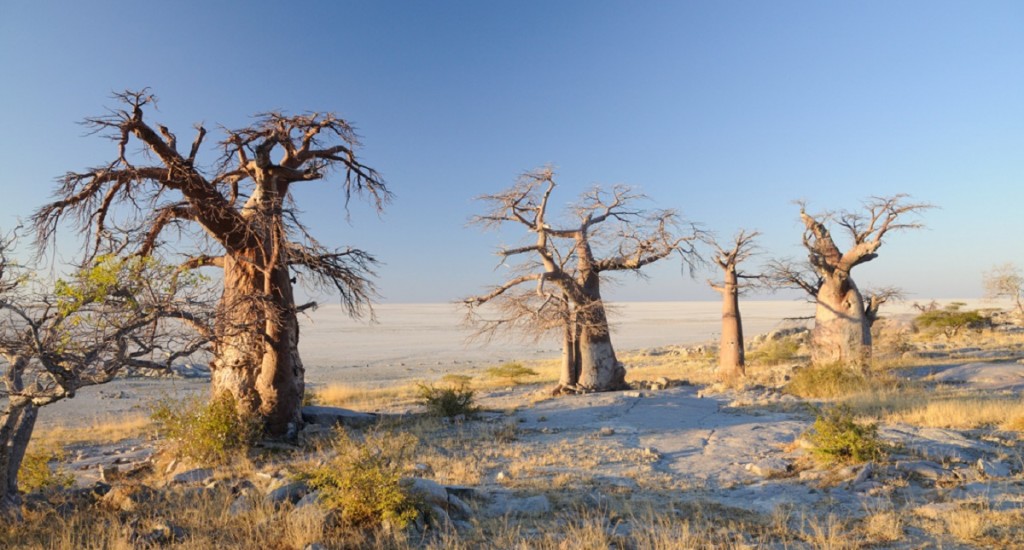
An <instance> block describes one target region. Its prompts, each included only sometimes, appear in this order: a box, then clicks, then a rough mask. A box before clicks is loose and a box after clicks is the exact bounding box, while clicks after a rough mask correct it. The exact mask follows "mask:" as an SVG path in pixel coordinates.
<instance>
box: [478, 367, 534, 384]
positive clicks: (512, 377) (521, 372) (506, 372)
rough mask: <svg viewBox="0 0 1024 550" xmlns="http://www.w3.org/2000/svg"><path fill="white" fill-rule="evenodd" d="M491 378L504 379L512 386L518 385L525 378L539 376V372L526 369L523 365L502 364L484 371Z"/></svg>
mask: <svg viewBox="0 0 1024 550" xmlns="http://www.w3.org/2000/svg"><path fill="white" fill-rule="evenodd" d="M484 373H485V374H486V375H487V376H489V377H491V378H504V379H506V380H508V381H509V383H511V384H518V383H519V382H520V381H521V380H522V379H523V378H526V377H529V376H537V371H535V370H533V369H531V368H527V367H524V366H523V364H522V363H502V364H501V365H498V366H496V367H491V368H489V369H487V370H486V371H484Z"/></svg>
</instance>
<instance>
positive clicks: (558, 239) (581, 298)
mask: <svg viewBox="0 0 1024 550" xmlns="http://www.w3.org/2000/svg"><path fill="white" fill-rule="evenodd" d="M554 189H555V180H554V174H553V173H552V171H551V170H550V169H542V170H537V171H534V172H529V173H526V174H523V175H522V176H521V177H520V178H519V180H518V181H517V182H516V184H515V185H513V186H512V187H511V188H509V189H508V190H506V191H503V192H501V193H498V194H494V195H485V196H483V197H480V200H481V201H483V202H484V204H485V205H486V211H485V213H484V214H482V215H480V216H478V217H476V218H474V219H473V223H475V224H477V225H480V226H482V227H484V228H487V229H495V228H498V227H503V226H506V225H511V226H519V227H521V228H522V229H524V230H525V231H526V232H527V234H529V235H532V242H529V243H524V244H523V245H521V246H514V247H503V248H501V249H500V250H499V251H498V256H499V257H500V258H501V263H500V264H499V265H500V266H508V267H510V275H509V278H508V279H507V280H505V282H503V283H501V284H499V285H496V286H494V287H493V288H492V289H491V290H490V291H489V292H486V293H484V294H481V295H478V296H473V297H470V298H466V299H465V300H464V304H465V305H466V307H467V322H468V323H469V324H470V325H472V326H474V327H476V328H477V330H478V334H482V335H484V336H488V337H489V336H492V335H494V334H495V333H496V332H499V331H505V330H511V331H521V332H523V333H525V334H528V335H530V336H533V337H539V336H540V335H542V334H545V333H547V332H549V331H555V330H558V331H561V332H562V337H563V355H564V369H563V370H564V372H563V376H562V383H561V387H576V386H577V383H579V386H580V387H582V388H585V389H588V390H590V389H599V390H601V389H613V388H615V387H619V386H621V385H622V384H623V383H624V382H623V378H622V375H623V373H622V372H621V371H622V367H621V366H620V365H619V364H618V362H617V360H616V359H615V354H614V351H613V349H612V346H611V340H610V335H609V333H608V320H607V316H606V307H605V305H604V302H603V300H602V298H601V293H600V282H601V276H602V274H608V273H610V272H619V271H628V272H632V273H636V274H638V275H639V274H640V269H642V268H643V267H644V266H646V265H648V264H650V263H652V262H655V261H658V260H661V259H663V258H665V257H667V256H669V255H671V254H672V253H678V254H679V255H680V256H681V257H682V258H683V261H684V262H686V263H689V262H691V261H694V259H696V258H697V255H696V252H695V250H694V247H693V244H694V243H695V241H697V240H698V238H699V237H700V235H701V233H700V231H698V230H697V229H696V228H693V227H691V229H692V231H691V232H690V233H689V234H687V235H685V236H677V234H676V233H677V232H678V230H679V225H680V221H679V217H678V215H677V214H676V212H674V211H672V210H644V209H641V208H638V207H637V203H638V202H640V201H641V200H643V199H644V198H645V197H643V195H640V194H638V193H636V192H634V191H633V190H631V189H630V188H628V187H625V186H615V187H613V188H612V189H610V190H609V191H605V190H603V189H601V188H593V189H591V190H588V191H587V192H585V193H584V194H583V195H582V196H581V197H580V199H579V200H578V201H577V202H576V203H575V204H574V205H572V206H571V207H570V208H569V212H568V214H567V215H566V216H565V217H564V218H562V219H561V220H558V221H552V220H551V219H549V213H550V210H549V208H548V206H549V201H550V199H551V194H552V191H554ZM484 304H489V305H490V306H491V307H490V309H489V310H486V311H485V310H483V309H482V306H483V305H484Z"/></svg>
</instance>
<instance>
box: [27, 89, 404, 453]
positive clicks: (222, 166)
mask: <svg viewBox="0 0 1024 550" xmlns="http://www.w3.org/2000/svg"><path fill="white" fill-rule="evenodd" d="M116 97H117V99H119V100H120V101H121V103H122V108H121V109H118V110H114V111H112V112H111V113H110V114H109V115H107V116H103V117H99V118H91V119H88V120H87V121H86V124H87V125H88V126H89V127H91V128H92V129H93V130H95V131H96V132H100V133H105V134H107V135H108V136H109V137H110V138H111V139H112V140H113V141H114V143H116V144H117V152H116V156H115V157H114V159H113V160H112V161H111V162H109V163H108V164H106V165H103V166H100V167H97V168H93V169H89V170H86V171H85V172H72V173H68V174H67V175H66V176H64V177H63V179H62V182H61V186H60V188H59V190H58V191H57V200H55V201H54V202H52V203H50V204H48V205H46V206H44V207H43V208H41V209H40V210H39V211H38V212H37V213H36V214H35V217H34V221H35V224H36V227H37V229H38V235H39V239H38V240H39V242H40V243H44V244H45V243H46V242H47V241H48V240H49V239H50V238H51V237H52V236H53V235H54V233H55V231H56V229H57V227H58V225H59V223H60V222H61V221H62V220H65V219H70V220H71V221H73V222H74V223H76V224H77V225H78V227H79V228H80V229H81V230H82V231H83V232H85V233H86V236H87V240H91V239H98V238H101V237H103V236H104V235H106V234H108V233H111V232H119V233H124V234H128V235H130V236H131V237H132V238H133V243H134V248H133V249H131V250H130V252H132V253H134V254H137V255H139V256H142V257H148V256H150V255H152V254H154V253H155V252H156V251H158V250H160V249H161V248H165V247H166V248H171V247H173V246H181V245H182V243H187V242H190V240H191V241H192V242H195V243H196V244H197V246H195V247H194V248H193V249H192V252H194V253H192V254H184V255H182V261H181V264H180V265H181V267H182V268H183V269H198V268H202V267H216V268H221V269H222V270H223V276H222V280H223V285H224V288H223V294H222V296H221V300H220V304H219V315H218V318H217V323H216V334H215V336H216V339H215V344H214V358H213V360H212V362H211V371H212V378H213V382H212V385H213V392H214V393H215V394H219V393H222V392H228V393H230V394H232V395H233V396H234V397H235V398H236V400H237V402H238V403H239V404H240V405H239V406H240V408H243V409H245V410H248V411H251V412H255V413H256V414H258V415H260V416H261V417H262V418H263V419H264V420H265V427H266V430H267V432H268V433H269V434H271V435H277V436H286V435H291V434H294V433H295V430H296V429H297V428H298V427H299V426H300V425H301V405H302V396H303V392H304V389H305V388H304V372H305V371H304V368H303V366H302V361H301V359H300V357H299V352H298V342H299V325H298V320H297V314H298V313H299V312H300V311H301V310H302V309H303V308H304V307H306V306H302V305H298V306H297V305H296V303H295V297H294V294H293V286H292V285H293V283H294V282H295V281H296V278H295V277H296V276H298V277H300V278H302V280H303V281H304V282H306V283H308V284H312V285H316V286H320V287H322V288H325V289H328V290H336V291H337V292H339V293H340V295H341V301H342V304H343V305H344V306H346V307H347V310H348V312H349V313H351V314H353V315H355V314H358V313H359V312H360V311H361V310H362V308H363V307H365V306H367V305H368V304H369V300H370V299H371V298H372V297H373V295H374V289H373V286H372V283H371V281H370V277H372V275H373V272H372V268H373V266H374V264H375V259H374V258H373V257H372V256H371V255H369V254H367V253H366V252H363V251H361V250H356V249H351V248H349V249H341V250H334V249H328V248H326V247H325V246H323V245H321V244H320V243H318V242H317V241H316V240H315V239H314V238H313V237H312V236H311V235H310V234H309V232H308V231H307V230H306V229H305V227H304V226H303V225H302V223H301V222H300V220H299V218H298V215H297V214H296V213H295V211H294V209H292V208H290V207H291V204H292V200H291V191H292V188H293V187H294V186H296V185H309V184H310V183H311V182H317V181H321V180H325V179H326V178H327V177H328V176H330V175H334V174H336V175H337V176H338V179H340V181H341V185H342V190H343V193H344V196H345V207H346V208H347V204H348V199H349V198H350V197H351V195H352V194H363V195H366V196H368V197H369V198H370V200H371V202H372V203H373V205H374V206H375V207H376V208H377V209H378V210H380V209H381V208H382V207H383V205H384V204H385V203H386V202H387V201H388V199H389V198H390V193H389V192H388V190H387V188H386V187H385V184H384V182H383V180H382V179H381V177H380V176H379V175H378V173H377V172H376V171H374V170H373V169H372V168H369V167H367V166H366V165H364V164H363V163H362V162H361V161H360V160H358V159H357V157H356V152H355V151H356V149H357V147H358V146H359V141H358V139H357V136H356V134H355V132H354V131H353V129H352V127H351V126H350V125H349V123H348V122H346V121H345V120H343V119H341V118H339V117H338V116H336V115H334V114H332V113H310V114H302V115H285V114H282V113H277V112H271V113H264V114H260V115H258V116H257V117H256V119H255V121H254V122H253V124H252V125H250V126H247V127H244V128H239V129H235V130H226V129H225V130H224V131H223V134H224V135H223V138H222V139H221V141H220V142H219V144H217V149H219V152H220V154H219V159H218V160H217V161H216V162H214V163H213V164H212V166H211V167H209V168H205V167H203V165H201V164H200V163H199V161H198V156H199V153H200V152H201V151H202V150H203V149H204V139H205V138H206V135H207V134H206V130H205V129H204V128H203V127H202V126H197V127H196V133H195V138H194V140H193V141H192V143H191V145H190V146H188V147H186V148H185V149H184V150H181V149H180V148H179V143H178V140H177V138H176V136H175V135H174V134H173V133H172V132H171V131H170V130H169V129H168V128H166V127H164V126H162V125H153V124H151V123H150V122H149V121H148V120H147V119H146V118H145V116H144V114H145V113H146V112H147V111H148V110H149V108H150V107H152V105H153V103H154V98H153V96H151V95H150V94H148V93H147V92H146V91H143V92H124V93H121V94H117V95H116ZM138 149H141V153H137V154H130V152H131V151H133V150H138ZM193 229H198V230H199V231H194V230H193ZM167 245H170V246H167ZM93 250H95V247H93ZM308 305H310V304H307V306H308Z"/></svg>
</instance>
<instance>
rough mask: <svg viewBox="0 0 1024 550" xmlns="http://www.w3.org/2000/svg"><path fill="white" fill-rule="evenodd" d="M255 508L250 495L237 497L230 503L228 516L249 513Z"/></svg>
mask: <svg viewBox="0 0 1024 550" xmlns="http://www.w3.org/2000/svg"><path fill="white" fill-rule="evenodd" d="M255 508H256V503H255V502H254V501H253V498H252V496H251V495H239V496H238V497H237V498H235V500H233V501H231V506H229V507H228V515H231V516H239V515H242V514H245V513H248V512H251V511H252V510H254V509H255Z"/></svg>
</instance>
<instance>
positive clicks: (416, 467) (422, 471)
mask: <svg viewBox="0 0 1024 550" xmlns="http://www.w3.org/2000/svg"><path fill="white" fill-rule="evenodd" d="M412 475H413V476H414V477H430V476H432V475H434V469H433V468H431V467H430V465H429V464H424V463H422V462H417V463H416V464H413V466H412Z"/></svg>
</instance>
